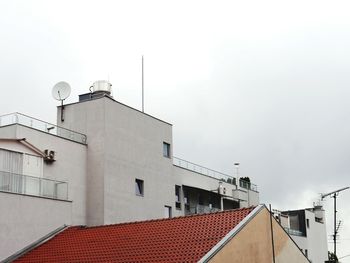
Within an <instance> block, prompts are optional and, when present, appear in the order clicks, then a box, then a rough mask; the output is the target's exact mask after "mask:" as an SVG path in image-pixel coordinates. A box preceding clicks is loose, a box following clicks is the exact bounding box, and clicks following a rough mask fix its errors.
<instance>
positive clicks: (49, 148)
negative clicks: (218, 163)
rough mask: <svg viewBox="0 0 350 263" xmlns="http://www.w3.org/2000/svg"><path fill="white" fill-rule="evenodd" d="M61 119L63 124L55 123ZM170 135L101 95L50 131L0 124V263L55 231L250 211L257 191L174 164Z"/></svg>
mask: <svg viewBox="0 0 350 263" xmlns="http://www.w3.org/2000/svg"><path fill="white" fill-rule="evenodd" d="M62 112H63V115H62V116H61V114H62ZM172 149H173V143H172V125H171V124H169V123H167V122H164V121H162V120H159V119H157V118H155V117H153V116H150V115H148V114H145V113H143V112H140V111H139V110H136V109H134V108H131V107H129V106H127V105H124V104H122V103H120V102H117V101H115V100H114V99H113V98H112V97H111V96H110V95H109V92H108V90H106V91H96V92H94V93H87V94H83V95H80V96H79V102H77V103H73V104H69V105H65V106H64V109H63V111H62V109H61V107H59V108H58V110H57V125H52V124H49V123H46V122H43V121H41V120H38V119H35V118H32V117H29V116H26V115H23V114H19V113H14V114H9V115H4V116H1V117H0V209H1V211H2V215H1V217H0V227H1V229H2V231H1V232H0V240H2V241H3V240H6V242H2V244H1V248H0V260H1V259H4V258H6V257H8V256H10V255H11V254H13V253H15V252H17V251H18V250H20V249H22V248H24V247H25V246H27V245H29V244H30V243H32V242H34V241H36V240H37V239H39V238H41V237H42V236H44V235H46V234H48V233H49V232H51V231H54V230H55V229H57V228H59V227H61V226H62V225H64V224H66V225H102V224H111V223H119V222H126V221H135V220H145V219H153V218H161V217H168V216H180V215H187V214H193V213H202V212H209V211H216V210H224V209H230V208H236V207H247V206H251V205H257V204H258V203H259V193H258V191H257V187H256V186H255V185H254V184H252V183H245V182H241V181H239V182H240V183H238V184H237V183H236V182H237V180H236V178H234V177H232V176H230V175H226V174H223V173H220V172H217V171H214V170H211V169H208V168H204V167H202V166H199V165H196V164H193V163H190V162H188V161H185V160H182V159H179V158H176V157H174V156H173V154H172Z"/></svg>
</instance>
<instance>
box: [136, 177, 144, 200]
mask: <svg viewBox="0 0 350 263" xmlns="http://www.w3.org/2000/svg"><path fill="white" fill-rule="evenodd" d="M135 194H136V195H139V196H143V194H144V192H143V180H140V179H135Z"/></svg>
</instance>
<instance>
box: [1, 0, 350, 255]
mask: <svg viewBox="0 0 350 263" xmlns="http://www.w3.org/2000/svg"><path fill="white" fill-rule="evenodd" d="M349 8H350V3H349V2H348V1H305V0H304V1H211V2H206V1H171V2H170V1H123V2H122V1H24V0H23V1H17V0H1V1H0V10H1V11H2V12H1V13H2V14H1V16H0V34H1V38H0V58H1V60H0V81H1V95H0V114H5V113H10V112H14V111H18V112H22V113H25V114H28V115H31V116H33V117H37V118H40V119H43V120H47V121H50V122H55V105H57V102H56V101H54V100H53V99H52V97H51V88H52V86H53V85H54V84H55V83H56V82H58V81H61V80H64V81H67V82H69V83H70V84H71V86H72V95H71V97H70V98H69V99H68V100H67V103H68V102H74V101H76V100H77V96H78V94H81V93H85V92H88V88H89V86H90V85H91V84H92V82H93V81H95V80H98V79H109V80H110V81H111V83H112V84H113V91H114V97H115V99H117V100H119V101H121V102H123V103H125V104H128V105H130V106H133V107H135V108H138V109H140V108H141V55H144V56H145V110H146V112H147V113H149V114H152V115H154V116H156V117H159V118H161V119H164V120H166V121H169V122H171V123H173V124H174V130H173V135H174V153H175V155H176V156H178V157H181V158H184V159H187V160H189V161H193V162H196V163H199V164H202V165H205V166H208V167H211V168H213V169H216V170H220V171H223V172H227V173H230V174H232V173H233V163H234V162H240V163H241V168H240V174H241V175H242V176H249V177H251V179H252V181H253V182H254V183H256V184H258V187H259V190H260V195H261V201H262V202H264V203H267V204H268V203H271V204H272V206H273V207H275V208H279V209H297V208H303V207H309V206H311V205H312V202H313V201H316V200H317V198H318V193H321V192H328V191H332V190H335V189H338V188H341V187H344V186H349V185H350V180H349V174H350V167H349V156H350V137H349V134H350V122H349V116H350V105H349V99H350V89H349V87H350V77H349V76H350V74H349V69H350V51H349V47H350V16H349ZM338 200H339V202H338V207H339V209H338V211H339V218H340V219H341V220H342V221H343V223H344V224H343V227H342V228H341V232H340V244H339V249H338V255H339V256H343V255H348V254H350V209H349V206H348V203H349V202H350V191H347V192H343V193H341V194H340V196H339V199H338ZM325 205H326V209H327V214H328V225H329V228H328V231H329V232H330V234H331V231H332V228H331V226H332V224H333V222H332V209H333V208H332V200H331V199H330V198H329V199H327V201H326V203H325ZM332 249H333V246H332V244H331V243H330V244H329V250H332ZM342 262H350V257H347V258H344V260H343V261H342Z"/></svg>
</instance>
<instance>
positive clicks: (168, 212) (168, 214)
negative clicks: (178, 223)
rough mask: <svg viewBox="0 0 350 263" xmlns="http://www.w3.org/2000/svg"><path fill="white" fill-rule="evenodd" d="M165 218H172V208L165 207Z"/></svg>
mask: <svg viewBox="0 0 350 263" xmlns="http://www.w3.org/2000/svg"><path fill="white" fill-rule="evenodd" d="M164 217H165V218H171V206H167V205H166V206H164Z"/></svg>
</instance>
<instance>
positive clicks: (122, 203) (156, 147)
mask: <svg viewBox="0 0 350 263" xmlns="http://www.w3.org/2000/svg"><path fill="white" fill-rule="evenodd" d="M58 112H59V111H58ZM58 114H59V113H58ZM58 122H60V116H58ZM59 125H61V126H62V125H63V126H65V127H67V128H68V129H72V130H76V131H79V132H81V133H84V134H86V135H87V140H88V141H87V143H88V154H87V156H88V157H87V159H88V162H87V167H88V173H87V178H88V179H87V182H88V183H87V192H88V193H89V195H88V199H87V220H88V224H89V225H99V224H108V223H116V222H125V221H130V220H144V219H151V218H160V217H163V216H164V206H171V207H172V208H173V211H174V204H175V192H174V191H175V190H174V187H175V181H174V179H173V176H172V172H173V170H172V167H173V166H172V159H170V158H166V157H164V156H163V142H167V143H169V144H171V147H172V129H171V125H170V124H168V123H165V122H163V121H160V120H158V119H156V118H153V117H151V116H149V115H146V114H144V113H142V112H139V111H137V110H135V109H132V108H130V107H127V106H125V105H123V104H120V103H118V102H116V101H113V100H111V99H109V98H106V97H104V98H100V99H96V100H90V101H85V102H82V103H76V104H71V105H66V106H65V121H64V122H63V123H59ZM136 178H137V179H141V180H144V196H143V197H141V196H137V195H136V194H135V179H136Z"/></svg>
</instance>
